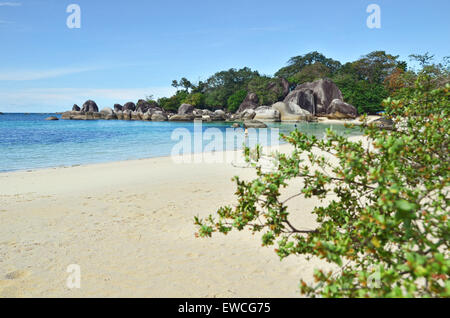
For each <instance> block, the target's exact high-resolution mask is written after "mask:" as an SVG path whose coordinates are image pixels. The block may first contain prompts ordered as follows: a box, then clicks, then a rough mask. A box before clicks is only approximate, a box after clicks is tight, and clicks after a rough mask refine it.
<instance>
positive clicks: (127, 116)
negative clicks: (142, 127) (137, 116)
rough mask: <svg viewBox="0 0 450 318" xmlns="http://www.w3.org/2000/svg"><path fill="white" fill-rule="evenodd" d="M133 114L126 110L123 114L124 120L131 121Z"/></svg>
mask: <svg viewBox="0 0 450 318" xmlns="http://www.w3.org/2000/svg"><path fill="white" fill-rule="evenodd" d="M132 113H133V112H132V111H131V110H128V109H127V110H124V111H123V113H122V116H123V120H131V114H132Z"/></svg>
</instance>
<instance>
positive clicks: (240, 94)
mask: <svg viewBox="0 0 450 318" xmlns="http://www.w3.org/2000/svg"><path fill="white" fill-rule="evenodd" d="M245 97H247V91H246V90H245V89H241V90H239V91H237V92H236V93H234V94H233V95H231V96H230V97H229V98H228V101H227V105H228V111H230V112H233V113H234V112H236V111H237V110H238V109H239V106H240V105H241V104H242V102H243V101H244V99H245Z"/></svg>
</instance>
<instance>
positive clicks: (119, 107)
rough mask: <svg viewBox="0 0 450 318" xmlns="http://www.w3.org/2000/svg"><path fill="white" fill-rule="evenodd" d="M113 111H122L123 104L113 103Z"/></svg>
mask: <svg viewBox="0 0 450 318" xmlns="http://www.w3.org/2000/svg"><path fill="white" fill-rule="evenodd" d="M114 111H115V112H116V113H117V112H121V111H123V106H122V105H120V104H115V105H114Z"/></svg>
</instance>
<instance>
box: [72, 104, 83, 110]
mask: <svg viewBox="0 0 450 318" xmlns="http://www.w3.org/2000/svg"><path fill="white" fill-rule="evenodd" d="M72 111H73V112H79V111H81V108H80V106H78V105H77V104H75V105H73V107H72Z"/></svg>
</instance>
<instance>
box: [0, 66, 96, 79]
mask: <svg viewBox="0 0 450 318" xmlns="http://www.w3.org/2000/svg"><path fill="white" fill-rule="evenodd" d="M95 70H99V68H98V67H95V68H94V67H79V68H74V67H73V68H59V69H49V70H14V71H2V70H0V81H34V80H40V79H45V78H54V77H59V76H63V75H69V74H76V73H82V72H89V71H95Z"/></svg>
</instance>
